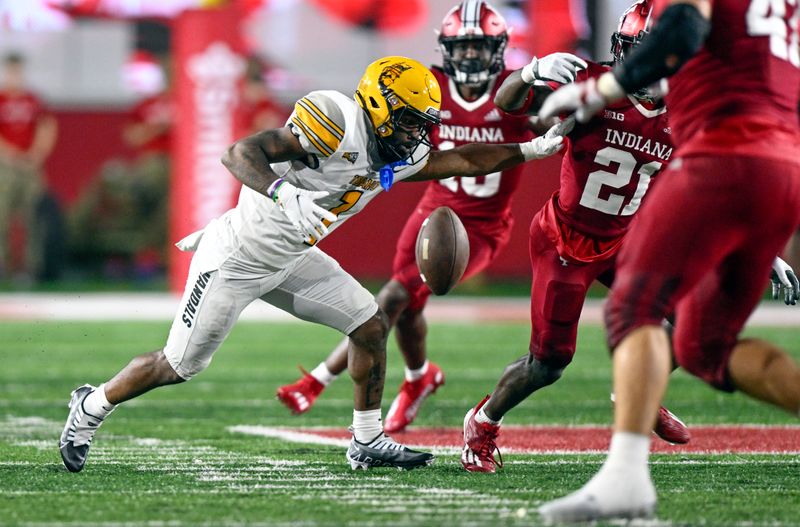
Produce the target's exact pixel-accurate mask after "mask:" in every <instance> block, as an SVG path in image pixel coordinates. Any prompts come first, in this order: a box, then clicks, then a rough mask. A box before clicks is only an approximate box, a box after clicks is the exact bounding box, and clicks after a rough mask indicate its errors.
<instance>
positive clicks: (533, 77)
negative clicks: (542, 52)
mask: <svg viewBox="0 0 800 527" xmlns="http://www.w3.org/2000/svg"><path fill="white" fill-rule="evenodd" d="M587 67H588V64H586V61H585V60H583V59H582V58H580V57H578V56H575V55H573V54H571V53H551V54H550V55H546V56H544V57H542V58H537V57H533V59H532V60H531V62H530V64H527V65H526V66H524V67H523V68H522V71H521V72H520V75H521V76H522V80H523V81H525V82H526V83H527V84H534V83H535V82H536V81H540V82H558V83H561V84H567V83H568V82H572V81H574V80H575V77H576V76H577V75H578V70H580V69H586V68H587Z"/></svg>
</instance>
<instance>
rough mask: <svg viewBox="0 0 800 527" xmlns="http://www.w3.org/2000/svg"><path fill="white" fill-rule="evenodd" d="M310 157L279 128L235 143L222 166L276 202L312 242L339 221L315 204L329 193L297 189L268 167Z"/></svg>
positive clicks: (290, 132) (225, 156)
mask: <svg viewBox="0 0 800 527" xmlns="http://www.w3.org/2000/svg"><path fill="white" fill-rule="evenodd" d="M308 155H309V154H308V152H306V151H305V150H304V149H303V146H302V145H301V144H300V140H299V139H297V137H296V136H295V135H294V134H293V133H292V131H291V130H290V129H289V128H277V129H274V130H265V131H263V132H259V133H257V134H254V135H251V136H249V137H245V138H244V139H241V140H239V141H237V142H235V143H234V144H233V145H232V146H231V147H230V148H228V151H227V152H225V155H224V156H222V164H223V165H225V167H227V169H228V170H230V171H231V174H233V175H234V176H235V177H236V179H238V180H239V181H241V182H242V184H243V185H246V186H248V187H250V188H251V189H253V190H255V191H256V192H258V193H260V194H263V195H264V196H266V197H267V198H269V199H271V200H273V201H274V202H275V203H277V204H278V206H279V207H280V209H281V210H282V211H283V213H284V214H285V215H286V217H287V218H289V221H291V222H292V224H293V225H294V227H295V229H297V232H298V234H299V235H300V237H301V238H302V239H303V240H304V241H309V240H311V239H312V238H317V239H320V237H321V236H325V235H327V234H328V226H327V225H326V224H325V223H324V221H323V220H327V221H328V222H334V221H336V215H335V214H333V213H332V212H330V211H328V210H325V209H324V208H322V207H320V206H319V205H317V204H316V203H314V200H317V199H320V198H323V197H325V196H327V195H328V192H326V191H310V190H305V189H302V188H298V187H296V186H294V185H292V184H291V183H289V182H288V181H284V180H283V179H282V178H280V177H278V175H277V174H276V173H275V172H273V170H272V169H271V168H270V166H269V165H270V163H279V162H281V161H291V160H294V159H303V158H305V157H307V156H308Z"/></svg>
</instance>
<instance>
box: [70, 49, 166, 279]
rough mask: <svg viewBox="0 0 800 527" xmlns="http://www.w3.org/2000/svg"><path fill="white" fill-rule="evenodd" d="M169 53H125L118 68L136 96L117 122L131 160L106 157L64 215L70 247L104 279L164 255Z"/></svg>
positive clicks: (157, 266) (154, 265)
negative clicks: (99, 267) (121, 67)
mask: <svg viewBox="0 0 800 527" xmlns="http://www.w3.org/2000/svg"><path fill="white" fill-rule="evenodd" d="M170 70H171V68H170V59H169V58H168V57H167V56H163V55H162V56H160V57H156V56H154V55H152V54H151V53H149V52H146V51H141V50H140V51H137V52H135V53H134V54H133V56H132V57H131V59H130V60H129V62H128V64H126V66H125V68H124V70H123V80H124V81H125V85H126V87H127V88H128V89H129V90H130V91H132V92H134V93H135V94H136V95H137V96H138V97H140V99H139V101H138V102H137V103H136V104H135V105H134V106H133V107H132V108H131V110H130V113H129V115H128V118H127V119H126V121H125V124H124V125H123V127H122V140H123V142H124V144H125V145H126V146H127V147H128V148H129V149H130V151H131V152H132V153H133V156H132V159H130V160H127V159H112V160H110V161H108V162H106V163H105V164H104V165H103V167H102V168H101V170H100V172H99V173H98V174H97V176H96V177H95V178H94V179H93V180H92V182H91V184H90V185H89V186H88V188H86V189H85V190H84V191H83V193H82V194H81V196H80V198H79V199H78V201H77V202H76V203H75V204H74V205H73V207H72V208H71V210H70V214H69V223H70V245H71V250H72V253H73V254H74V255H76V257H77V258H78V259H80V260H81V261H83V262H87V261H88V262H94V263H99V264H101V265H102V266H103V269H104V274H105V275H106V276H109V277H125V276H128V275H129V274H133V275H134V276H135V277H136V278H148V277H152V276H153V275H154V274H157V273H159V272H161V271H163V268H164V266H165V265H164V264H165V261H166V255H165V251H166V249H167V229H168V214H167V213H168V203H169V181H170V168H171V155H170V154H171V148H172V136H173V128H174V124H175V107H174V106H175V105H174V98H173V93H172V90H171V87H170V86H171V73H170Z"/></svg>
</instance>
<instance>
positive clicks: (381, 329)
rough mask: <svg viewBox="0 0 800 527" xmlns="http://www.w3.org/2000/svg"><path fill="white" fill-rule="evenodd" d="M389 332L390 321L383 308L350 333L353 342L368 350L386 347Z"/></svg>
mask: <svg viewBox="0 0 800 527" xmlns="http://www.w3.org/2000/svg"><path fill="white" fill-rule="evenodd" d="M388 334H389V321H388V318H387V317H386V314H385V313H384V312H383V310H382V309H378V311H377V312H376V313H375V314H374V315H373V316H372V317H371V318H370V319H369V320H367V321H366V322H364V323H363V324H361V325H360V326H358V328H356V330H355V331H353V332H352V333H351V334H350V339H351V340H352V341H353V343H354V344H355V345H357V346H359V347H361V348H364V349H368V350H377V349H384V348H385V347H386V337H387V336H388Z"/></svg>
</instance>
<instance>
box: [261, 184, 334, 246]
mask: <svg viewBox="0 0 800 527" xmlns="http://www.w3.org/2000/svg"><path fill="white" fill-rule="evenodd" d="M267 194H268V195H269V197H271V198H272V199H273V200H274V201H275V203H277V204H278V206H279V207H280V209H281V211H282V212H283V213H284V214H285V215H286V217H287V218H289V221H290V222H292V225H294V228H295V229H297V232H298V233H299V234H300V236H301V237H302V238H303V241H304V242H311V241H312V240H320V239H322V238H323V237H325V236H326V235H327V234H328V232H329V230H328V225H330V224H331V223H333V222H334V221H336V214H334V213H332V212H331V211H329V210H326V209H323V208H322V207H320V206H319V205H317V204H316V203H314V200H316V199H320V198H324V197H325V196H327V195H328V194H330V193H329V192H328V191H325V190H317V191H313V190H305V189H302V188H297V187H295V186H294V185H292V184H291V183H289V182H288V181H284V180H282V179H279V180H278V181H276V182H275V183H273V184H272V186H270V190H269V191H268V192H267ZM323 220H327V221H328V223H327V224H325V223H324V221H323Z"/></svg>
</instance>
